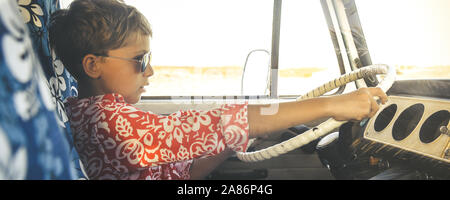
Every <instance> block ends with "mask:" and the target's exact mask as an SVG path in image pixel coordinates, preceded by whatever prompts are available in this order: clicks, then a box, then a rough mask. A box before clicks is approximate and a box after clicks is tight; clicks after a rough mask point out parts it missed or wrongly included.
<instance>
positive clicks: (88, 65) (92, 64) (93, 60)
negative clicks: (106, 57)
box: [81, 54, 101, 79]
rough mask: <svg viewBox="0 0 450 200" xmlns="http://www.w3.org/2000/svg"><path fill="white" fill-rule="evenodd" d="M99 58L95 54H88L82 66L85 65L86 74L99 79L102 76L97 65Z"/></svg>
mask: <svg viewBox="0 0 450 200" xmlns="http://www.w3.org/2000/svg"><path fill="white" fill-rule="evenodd" d="M97 59H98V56H96V55H93V54H87V55H86V56H84V58H83V60H82V62H81V64H82V65H83V69H84V72H85V73H86V74H87V75H88V76H89V77H91V78H93V79H97V78H99V77H100V75H101V70H100V66H99V65H97V62H98V60H97Z"/></svg>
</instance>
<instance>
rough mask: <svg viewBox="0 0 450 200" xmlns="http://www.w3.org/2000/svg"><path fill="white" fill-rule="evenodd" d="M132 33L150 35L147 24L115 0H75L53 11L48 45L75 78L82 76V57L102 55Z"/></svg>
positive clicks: (134, 12)
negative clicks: (66, 6)
mask: <svg viewBox="0 0 450 200" xmlns="http://www.w3.org/2000/svg"><path fill="white" fill-rule="evenodd" d="M135 33H140V34H142V35H147V36H150V37H151V36H152V30H151V26H150V23H149V22H148V21H147V19H146V18H145V17H144V15H143V14H142V13H140V12H139V11H138V10H137V9H136V8H135V7H133V6H129V5H127V4H125V3H123V2H122V1H118V0H75V1H73V2H72V3H71V4H70V6H69V8H68V9H61V10H58V11H56V12H54V13H53V14H52V16H51V20H50V26H49V40H50V45H51V48H52V49H54V51H55V53H56V55H58V56H59V57H60V59H61V61H62V62H63V64H64V66H65V67H66V68H67V69H68V70H69V72H70V73H71V74H72V75H73V76H74V77H75V78H76V79H77V80H80V79H84V78H86V75H85V73H84V70H83V69H82V67H81V62H82V59H83V58H84V56H86V55H87V54H99V55H106V54H107V52H108V51H109V50H114V49H117V48H120V47H123V46H125V45H126V43H127V40H128V39H130V37H132V36H133V35H134V34H135Z"/></svg>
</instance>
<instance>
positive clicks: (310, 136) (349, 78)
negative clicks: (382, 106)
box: [237, 64, 396, 162]
mask: <svg viewBox="0 0 450 200" xmlns="http://www.w3.org/2000/svg"><path fill="white" fill-rule="evenodd" d="M377 74H385V75H386V76H385V78H384V79H383V80H382V81H381V82H380V83H379V84H378V85H377V87H379V88H381V89H382V90H383V91H384V92H386V91H387V90H389V88H391V86H392V84H393V83H394V81H395V76H396V72H395V69H394V68H393V67H389V66H387V65H381V64H378V65H370V66H366V67H363V68H360V69H358V70H355V71H352V72H350V73H348V74H344V75H342V76H341V77H339V78H337V79H334V80H332V81H330V82H328V83H326V84H323V85H322V86H320V87H318V88H316V89H314V90H312V91H310V92H308V93H306V94H305V95H303V96H300V97H298V98H297V101H300V100H305V99H309V98H314V97H319V96H321V95H323V94H325V93H327V92H329V91H331V90H333V89H336V88H338V87H340V86H342V85H344V84H347V83H350V82H353V81H356V80H358V79H362V78H365V77H367V76H369V75H370V76H373V75H377ZM344 123H346V121H336V120H334V119H333V118H331V119H329V120H327V121H325V122H323V123H322V124H320V125H318V126H317V127H314V128H312V129H310V130H308V131H306V132H304V133H302V134H300V135H297V136H296V137H293V138H291V139H289V140H286V141H284V142H281V143H279V144H276V145H273V146H271V147H268V148H265V149H262V150H258V151H254V152H237V157H238V158H239V159H240V160H242V161H245V162H256V161H262V160H265V159H270V158H272V157H276V156H278V155H281V154H284V153H287V152H289V151H292V150H294V149H296V148H299V147H301V146H303V145H305V144H308V143H310V142H311V141H313V140H316V139H318V138H319V137H322V136H325V135H327V134H328V133H329V132H331V131H332V130H334V129H335V128H338V127H339V126H341V125H342V124H344ZM251 142H253V140H251V141H250V144H251ZM250 144H249V145H248V146H250Z"/></svg>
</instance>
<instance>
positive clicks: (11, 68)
mask: <svg viewBox="0 0 450 200" xmlns="http://www.w3.org/2000/svg"><path fill="white" fill-rule="evenodd" d="M57 9H59V1H57V0H33V1H31V0H18V1H17V2H16V1H15V0H5V1H0V81H1V84H0V179H33V180H42V179H44V180H47V179H66V180H67V179H69V180H73V179H83V178H86V177H85V175H84V173H83V171H82V167H81V166H80V162H79V157H78V154H77V153H76V151H75V149H74V145H73V141H72V136H71V131H70V125H69V124H68V119H67V115H66V114H65V109H64V104H63V103H62V102H63V101H64V99H65V98H67V97H69V96H74V95H77V89H76V87H77V86H76V81H75V80H74V79H73V78H72V76H70V74H69V72H68V71H67V70H66V69H64V66H63V65H62V63H61V61H59V60H58V58H57V57H56V56H55V55H54V54H53V53H52V51H51V50H50V48H49V44H48V32H47V25H48V22H49V18H50V14H51V13H52V12H54V11H56V10H57ZM24 22H25V23H24Z"/></svg>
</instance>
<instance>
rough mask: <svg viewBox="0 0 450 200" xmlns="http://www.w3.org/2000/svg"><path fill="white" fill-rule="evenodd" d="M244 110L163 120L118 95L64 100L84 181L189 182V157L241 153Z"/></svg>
mask: <svg viewBox="0 0 450 200" xmlns="http://www.w3.org/2000/svg"><path fill="white" fill-rule="evenodd" d="M247 106H248V103H244V104H226V105H222V106H221V107H220V108H217V109H213V110H210V111H196V110H188V111H179V112H176V113H173V114H171V115H169V116H162V115H156V114H153V113H152V112H145V111H141V110H139V109H137V108H136V107H134V106H132V105H130V104H128V103H126V102H125V101H124V98H123V97H122V96H121V95H119V94H107V95H100V96H95V97H89V98H84V99H77V98H73V97H72V98H69V99H67V101H66V110H67V113H68V115H69V118H70V125H71V129H72V134H73V139H74V145H75V148H76V150H77V151H78V154H79V156H80V159H81V162H82V163H83V165H84V168H85V172H86V173H87V176H88V178H89V179H150V180H155V179H189V178H190V175H189V170H190V166H191V164H192V159H193V158H202V157H208V156H212V155H217V154H219V153H220V152H222V151H223V150H224V149H225V148H226V147H230V148H231V149H233V150H234V151H245V149H246V148H247V144H248V130H249V126H248V118H247Z"/></svg>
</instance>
